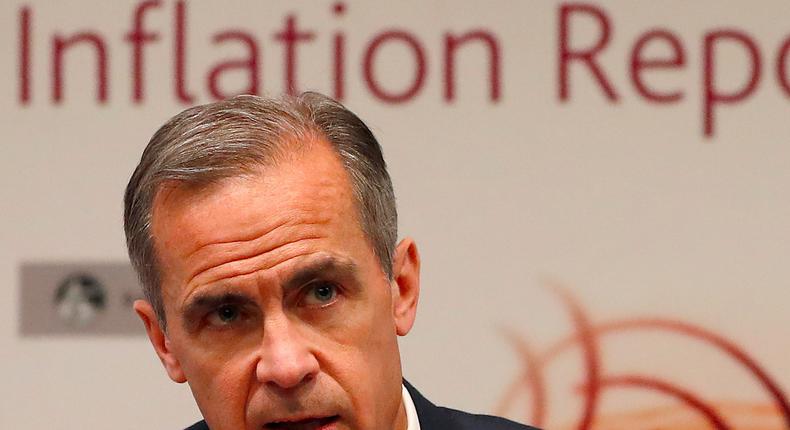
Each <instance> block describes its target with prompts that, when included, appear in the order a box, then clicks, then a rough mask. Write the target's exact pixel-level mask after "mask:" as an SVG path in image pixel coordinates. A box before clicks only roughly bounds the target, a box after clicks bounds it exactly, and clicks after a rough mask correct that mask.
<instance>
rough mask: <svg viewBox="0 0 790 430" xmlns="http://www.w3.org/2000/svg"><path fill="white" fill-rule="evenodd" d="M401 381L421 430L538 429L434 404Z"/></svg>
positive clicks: (499, 418)
mask: <svg viewBox="0 0 790 430" xmlns="http://www.w3.org/2000/svg"><path fill="white" fill-rule="evenodd" d="M403 383H404V385H405V386H406V389H407V390H408V391H409V395H410V396H411V399H412V401H413V402H414V407H415V409H416V410H417V417H418V419H419V420H420V428H421V429H422V430H538V429H536V428H535V427H529V426H525V425H524V424H519V423H517V422H514V421H510V420H508V419H505V418H501V417H495V416H491V415H479V414H471V413H468V412H463V411H458V410H455V409H450V408H445V407H441V406H436V405H434V404H433V403H431V402H430V401H428V399H426V398H425V397H423V396H422V394H420V392H419V391H417V389H415V388H414V387H413V386H412V385H411V384H409V383H408V382H407V381H403Z"/></svg>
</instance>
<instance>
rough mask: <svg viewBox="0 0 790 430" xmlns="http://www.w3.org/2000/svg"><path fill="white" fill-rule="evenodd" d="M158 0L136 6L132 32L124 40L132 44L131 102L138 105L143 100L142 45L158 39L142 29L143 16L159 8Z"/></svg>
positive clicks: (149, 0)
mask: <svg viewBox="0 0 790 430" xmlns="http://www.w3.org/2000/svg"><path fill="white" fill-rule="evenodd" d="M160 4H161V3H160V1H159V0H148V1H144V2H142V3H139V4H138V5H137V9H135V12H134V20H133V22H132V30H130V31H129V33H127V34H126V38H125V40H126V41H127V42H129V43H131V44H132V47H133V48H132V49H133V53H132V82H133V83H132V100H133V101H134V102H135V103H140V102H141V101H142V100H143V98H144V96H145V95H144V90H143V88H144V85H145V72H144V71H145V66H144V60H143V45H144V44H145V43H146V42H153V41H156V40H158V39H159V34H157V33H147V32H146V31H145V29H144V28H143V15H145V11H146V10H147V9H151V8H157V7H159V6H160Z"/></svg>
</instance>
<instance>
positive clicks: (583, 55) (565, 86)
mask: <svg viewBox="0 0 790 430" xmlns="http://www.w3.org/2000/svg"><path fill="white" fill-rule="evenodd" d="M576 13H583V14H587V15H589V16H591V17H593V18H595V19H596V20H597V21H598V23H599V26H600V28H601V36H600V37H599V38H598V41H597V42H596V43H595V44H594V45H593V46H592V47H590V48H587V49H584V50H571V48H570V47H569V45H570V42H569V39H570V37H569V21H570V16H571V14H576ZM559 21H560V22H559V29H560V34H559V43H560V46H559V77H560V81H559V84H560V85H559V92H560V100H563V101H565V100H567V99H568V97H569V93H570V89H569V83H568V65H569V64H570V62H571V61H580V62H582V63H584V64H586V65H587V67H588V68H589V69H590V72H592V74H593V76H594V77H595V79H596V80H597V82H598V84H599V85H600V86H601V88H602V89H603V91H604V94H605V95H606V97H607V98H608V99H609V100H611V101H617V99H618V96H617V93H616V92H615V90H614V88H613V87H612V84H611V83H610V82H609V81H608V80H607V79H606V75H604V73H603V71H602V70H601V67H600V66H599V65H598V63H596V61H595V56H596V55H598V54H599V53H600V52H601V51H602V50H603V49H604V48H605V47H606V45H607V44H608V43H609V38H610V36H611V26H610V24H609V19H608V18H607V17H606V13H605V12H604V11H603V10H602V9H600V8H598V7H595V6H592V5H589V4H582V3H575V4H563V5H562V6H560V14H559Z"/></svg>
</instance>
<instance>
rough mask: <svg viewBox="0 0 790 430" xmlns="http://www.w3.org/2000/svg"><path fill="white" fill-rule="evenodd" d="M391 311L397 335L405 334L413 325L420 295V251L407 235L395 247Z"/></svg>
mask: <svg viewBox="0 0 790 430" xmlns="http://www.w3.org/2000/svg"><path fill="white" fill-rule="evenodd" d="M392 277H393V280H392V287H393V288H392V290H393V291H392V292H393V294H392V313H393V317H394V318H395V329H396V331H397V333H398V336H405V335H406V334H407V333H409V331H410V330H411V327H412V326H413V325H414V319H415V318H416V316H417V301H418V299H419V297H420V253H419V252H418V251H417V245H416V244H415V243H414V240H412V239H411V238H409V237H407V238H405V239H403V240H402V241H401V242H400V243H399V244H398V246H397V247H396V248H395V256H394V258H393V262H392Z"/></svg>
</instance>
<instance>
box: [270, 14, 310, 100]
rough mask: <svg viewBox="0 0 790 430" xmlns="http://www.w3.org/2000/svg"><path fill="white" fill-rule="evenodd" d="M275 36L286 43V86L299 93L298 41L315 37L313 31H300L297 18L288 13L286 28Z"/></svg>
mask: <svg viewBox="0 0 790 430" xmlns="http://www.w3.org/2000/svg"><path fill="white" fill-rule="evenodd" d="M274 38H275V39H276V40H278V41H281V42H283V44H284V45H285V88H286V91H287V92H288V94H296V93H298V90H297V86H296V60H297V56H296V45H297V43H298V42H307V41H310V40H313V39H314V38H315V33H313V32H311V31H307V32H300V31H299V30H298V29H297V28H296V18H295V17H294V16H293V15H288V17H287V18H286V20H285V28H284V29H283V31H282V32H280V33H277V34H275V36H274Z"/></svg>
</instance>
